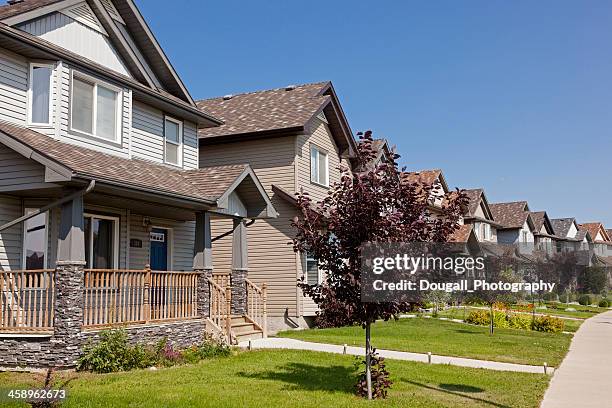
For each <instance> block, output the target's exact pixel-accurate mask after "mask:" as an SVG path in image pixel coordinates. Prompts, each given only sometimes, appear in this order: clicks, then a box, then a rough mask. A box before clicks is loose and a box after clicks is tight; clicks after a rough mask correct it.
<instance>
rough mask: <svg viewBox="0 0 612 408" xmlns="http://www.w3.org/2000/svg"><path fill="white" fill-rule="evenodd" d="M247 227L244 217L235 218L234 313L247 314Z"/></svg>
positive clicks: (233, 246)
mask: <svg viewBox="0 0 612 408" xmlns="http://www.w3.org/2000/svg"><path fill="white" fill-rule="evenodd" d="M248 271H249V269H248V243H247V228H246V225H245V221H244V220H243V219H242V218H234V231H233V234H232V277H231V284H232V313H233V314H236V315H243V314H246V312H247V310H246V306H247V292H246V282H245V279H246V277H247V273H248Z"/></svg>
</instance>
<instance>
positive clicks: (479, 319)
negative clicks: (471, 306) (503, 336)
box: [465, 310, 491, 326]
mask: <svg viewBox="0 0 612 408" xmlns="http://www.w3.org/2000/svg"><path fill="white" fill-rule="evenodd" d="M465 322H466V323H470V324H476V325H478V326H487V325H489V324H490V322H491V317H490V314H489V312H488V311H487V310H472V311H471V312H470V314H468V316H467V317H466V318H465Z"/></svg>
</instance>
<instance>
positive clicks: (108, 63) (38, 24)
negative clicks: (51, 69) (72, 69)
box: [18, 13, 131, 76]
mask: <svg viewBox="0 0 612 408" xmlns="http://www.w3.org/2000/svg"><path fill="white" fill-rule="evenodd" d="M18 27H19V29H21V30H23V31H26V32H28V33H30V34H32V35H35V36H37V37H40V38H42V39H44V40H47V41H49V42H52V43H54V44H56V45H59V46H60V47H63V48H66V49H67V50H70V51H72V52H75V53H77V54H79V55H82V56H83V57H85V58H87V59H90V60H92V61H95V62H97V63H99V64H101V65H104V66H105V67H107V68H109V69H112V70H113V71H116V72H119V73H120V74H123V75H127V76H131V75H130V72H129V71H128V69H127V68H126V67H125V64H124V63H123V61H122V60H121V57H120V56H119V54H118V53H117V51H115V49H114V47H113V46H112V45H111V42H110V41H109V39H108V37H106V36H105V35H103V34H102V33H100V32H98V31H96V30H94V29H92V28H90V27H88V26H86V25H84V24H82V23H80V22H78V21H76V20H74V19H73V18H71V17H68V16H67V15H65V14H62V13H52V14H48V15H46V16H43V17H41V18H38V19H35V20H31V21H27V22H25V23H23V24H20V25H18Z"/></svg>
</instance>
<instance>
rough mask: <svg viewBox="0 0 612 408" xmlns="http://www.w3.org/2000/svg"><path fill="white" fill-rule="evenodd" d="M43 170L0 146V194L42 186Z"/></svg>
mask: <svg viewBox="0 0 612 408" xmlns="http://www.w3.org/2000/svg"><path fill="white" fill-rule="evenodd" d="M44 181H45V169H44V167H43V166H42V165H40V164H38V163H36V162H34V161H32V160H29V159H26V158H25V157H23V156H22V155H21V154H19V153H17V152H15V151H14V150H12V149H10V148H8V147H6V146H4V145H2V144H0V192H2V191H4V192H7V191H22V190H27V189H31V188H37V187H41V186H43V184H44Z"/></svg>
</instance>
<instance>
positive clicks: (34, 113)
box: [28, 64, 53, 125]
mask: <svg viewBox="0 0 612 408" xmlns="http://www.w3.org/2000/svg"><path fill="white" fill-rule="evenodd" d="M52 73H53V68H52V67H51V66H50V65H42V64H30V83H29V84H28V101H29V117H28V119H29V122H30V123H31V124H37V125H48V124H50V123H51V74H52Z"/></svg>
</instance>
